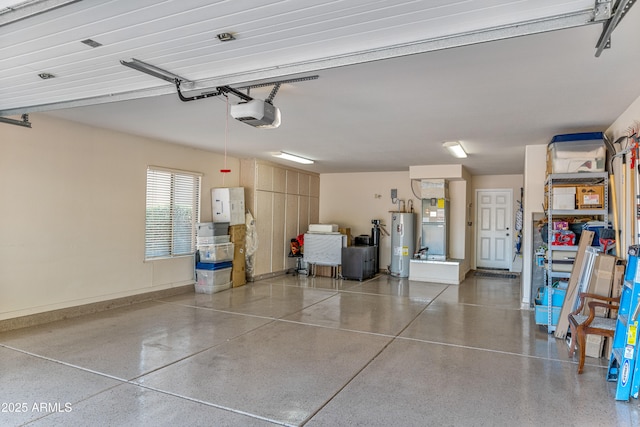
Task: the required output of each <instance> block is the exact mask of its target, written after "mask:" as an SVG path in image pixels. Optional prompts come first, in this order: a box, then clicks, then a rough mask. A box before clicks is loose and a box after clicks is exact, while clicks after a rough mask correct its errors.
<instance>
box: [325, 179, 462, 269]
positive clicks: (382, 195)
mask: <svg viewBox="0 0 640 427" xmlns="http://www.w3.org/2000/svg"><path fill="white" fill-rule="evenodd" d="M411 182H412V180H411V179H410V178H409V172H408V171H407V172H379V173H366V172H363V173H345V174H322V175H320V222H322V223H335V224H338V225H339V226H340V227H349V228H351V234H352V235H353V236H357V235H359V234H371V220H372V219H380V220H382V223H383V224H384V225H385V228H386V229H387V230H389V229H390V223H391V211H397V210H398V209H399V207H398V204H393V203H392V202H391V189H392V188H396V189H397V190H398V199H401V200H404V201H405V205H406V210H407V211H408V210H409V206H410V202H409V201H410V200H411V201H412V202H413V206H414V211H415V212H416V213H417V214H418V215H416V236H415V239H416V240H415V241H416V245H418V238H419V236H420V229H419V227H418V223H417V222H418V221H419V219H418V218H419V212H420V211H421V200H420V198H419V197H418V196H419V191H420V185H419V181H413V182H414V189H413V190H415V194H414V191H413V190H412V188H411ZM416 194H418V196H416ZM449 194H450V199H451V205H450V206H451V216H450V222H451V224H452V226H451V234H450V236H449V255H450V257H452V258H458V259H462V260H464V262H463V271H465V272H466V271H467V270H468V269H469V268H470V265H469V254H468V247H469V245H468V239H467V234H466V229H467V227H466V225H465V224H466V220H467V219H466V209H465V205H466V200H467V198H468V197H469V186H468V185H466V182H465V181H463V180H461V181H450V182H449ZM390 262H391V240H390V238H389V237H388V236H383V237H382V240H381V245H380V268H381V269H386V268H387V266H388V265H389V263H390Z"/></svg>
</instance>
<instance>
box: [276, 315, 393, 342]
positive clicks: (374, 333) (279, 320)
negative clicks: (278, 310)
mask: <svg viewBox="0 0 640 427" xmlns="http://www.w3.org/2000/svg"><path fill="white" fill-rule="evenodd" d="M275 321H278V322H285V323H292V324H294V325H302V326H312V327H314V328H323V329H330V330H332V331H344V332H355V333H357V334H364V335H373V336H377V337H384V338H393V337H394V336H397V335H391V334H382V333H380V332H369V331H360V330H357V329H345V328H336V327H334V326H327V325H317V324H315V323H307V322H300V321H297V320H289V319H275Z"/></svg>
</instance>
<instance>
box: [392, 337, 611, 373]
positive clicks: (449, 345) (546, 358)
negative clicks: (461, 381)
mask: <svg viewBox="0 0 640 427" xmlns="http://www.w3.org/2000/svg"><path fill="white" fill-rule="evenodd" d="M396 338H398V339H401V340H407V341H416V342H423V343H427V344H434V345H442V346H447V347H456V348H464V349H467V350H478V351H484V352H488V353H498V354H505V355H509V356H518V357H526V358H528V359H540V360H549V361H552V362H562V363H568V364H571V365H575V364H576V363H577V362H575V361H573V360H562V359H552V358H551V357H543V356H535V355H531V354H522V353H514V352H512V351H503V350H492V349H490V348H482V347H471V346H468V345H461V344H451V343H446V342H439V341H429V340H421V339H419V338H411V337H396ZM585 366H593V367H597V368H603V369H606V368H607V367H606V366H600V365H594V364H590V363H588V362H586V363H585Z"/></svg>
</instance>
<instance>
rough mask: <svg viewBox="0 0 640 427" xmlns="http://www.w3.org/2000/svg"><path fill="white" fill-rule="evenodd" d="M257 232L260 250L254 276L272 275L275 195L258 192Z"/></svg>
mask: <svg viewBox="0 0 640 427" xmlns="http://www.w3.org/2000/svg"><path fill="white" fill-rule="evenodd" d="M254 217H255V220H256V232H257V233H258V250H257V251H256V253H255V258H254V267H253V274H254V276H259V275H261V274H265V273H271V245H272V241H273V239H272V235H273V193H272V192H269V191H256V212H255V214H254Z"/></svg>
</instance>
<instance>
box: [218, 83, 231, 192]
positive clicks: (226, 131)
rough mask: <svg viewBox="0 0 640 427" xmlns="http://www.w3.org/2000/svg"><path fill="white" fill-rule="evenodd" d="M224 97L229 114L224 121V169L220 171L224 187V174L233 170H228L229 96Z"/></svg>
mask: <svg viewBox="0 0 640 427" xmlns="http://www.w3.org/2000/svg"><path fill="white" fill-rule="evenodd" d="M224 97H225V98H226V99H227V114H226V118H225V121H224V169H220V173H222V174H223V175H222V185H223V186H224V174H227V173H230V172H231V169H228V168H227V140H228V138H229V96H227V95H226V94H225V95H224Z"/></svg>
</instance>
